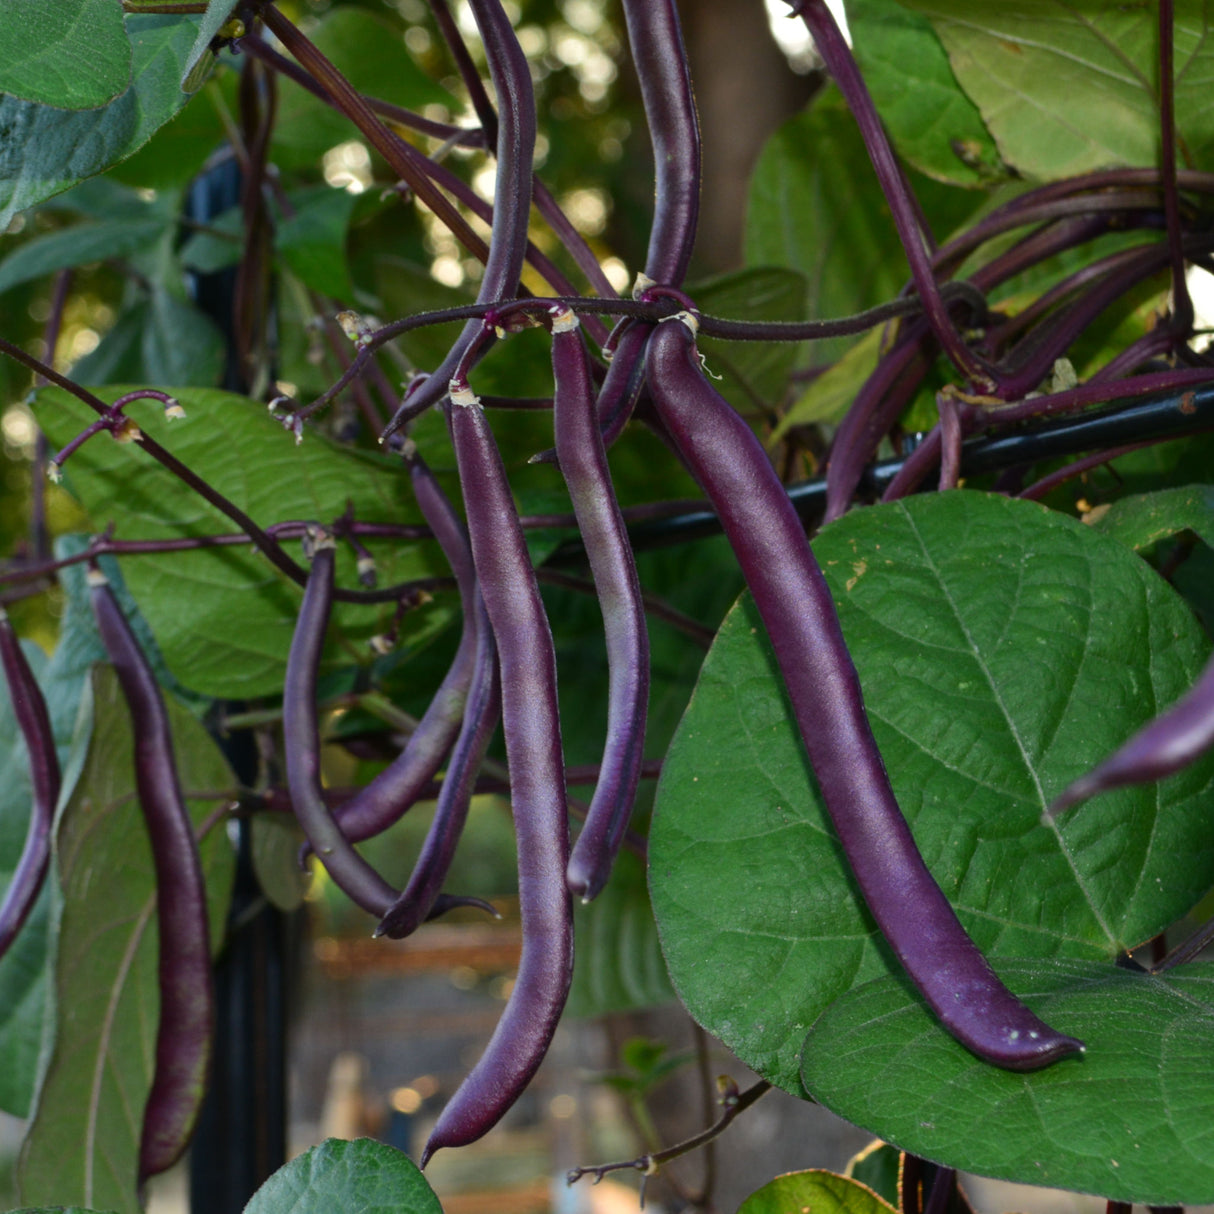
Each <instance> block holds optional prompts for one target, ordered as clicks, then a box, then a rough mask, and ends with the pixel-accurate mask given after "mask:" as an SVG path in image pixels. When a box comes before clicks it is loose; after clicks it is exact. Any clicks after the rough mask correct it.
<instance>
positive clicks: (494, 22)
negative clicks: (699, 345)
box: [380, 0, 536, 441]
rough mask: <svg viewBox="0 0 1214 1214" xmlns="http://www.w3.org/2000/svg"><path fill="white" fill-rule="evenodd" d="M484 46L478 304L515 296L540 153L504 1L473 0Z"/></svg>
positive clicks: (406, 405)
mask: <svg viewBox="0 0 1214 1214" xmlns="http://www.w3.org/2000/svg"><path fill="white" fill-rule="evenodd" d="M470 4H471V8H472V14H473V16H474V17H475V18H476V24H477V28H478V29H479V30H480V33H481V39H482V41H483V43H484V46H485V56H486V59H487V61H488V65H489V75H490V78H491V79H492V81H493V87H494V89H495V91H496V93H497V98H498V105H499V107H500V109H499V113H498V131H497V176H496V179H495V182H494V189H493V228H492V232H491V234H490V241H489V256H488V258H487V259H486V261H485V273H484V276H483V277H482V279H481V285H480V290H479V291H478V293H477V303H484V302H487V301H489V300H500V299H510V298H513V297H514V296H515V295H516V294H517V293H518V287H519V276H520V275H521V273H522V269H523V259H524V257H525V255H526V251H527V225H528V221H529V218H530V212H531V180H532V171H531V165H532V160H533V158H534V156H535V136H536V118H535V93H534V90H533V88H532V84H531V67H530V64H528V62H527V56H526V55H525V54H524V53H523V49H522V47H521V46H519V43H518V38H517V37H516V36H515V33H514V29H513V28H512V26H511V25H510V19H509V18H508V17H507V16H506V13H505V11H504V9H503V8H502V6H501V3H500V0H470ZM480 328H481V326H480V324H479V323H477V322H474V321H469V322H468V324H466V325H465V326H464V331H463V332H462V333H461V334H460V336H459V337H458V338H457V339H456V341H455V344H454V345H453V346H452V347H451V349H450V350H449V351H448V353H447V356H446V357H445V358H444V359H443V361H442V363H441V364H440V365H439V367H438V368H437V370H436V371H435V372H434V374H433V375H432V376H431V378H430V379H429V380H428V381H427V382H426V383H424V384H422V386H421V388H420V389H419V390H418V391H416V392H414V393H412V394H411V395H410V396H409V397H408V399H407V400H406V401H404V402H402V404H401V406H400V408H399V409H397V411H396V414H395V416H393V418H392V420H391V421H389V422H388V425H387V426H386V427H385V429H384V432H383V434H382V435H381V436H380V439H381V441H383V439H386V438H387V437H388V436H389V435H390V434H392V433H393V432H394V431H396V430H398V429H400V427H401V426H403V425H404V424H405V423H406V422H407V421H409V420H410V419H411V418H413V417H417V416H418V415H419V414H420V413H422V412H424V411H425V410H426V409H428V408H429V407H430V406H431V405H433V404H435V403H436V402H437V401H438V400H440V399H441V398H442V397H443V395H444V394H445V393H446V391H447V385H448V382H449V381H450V379H451V376H452V375H453V374H454V371H455V368H456V367H457V366H459V364H460V361H461V359H462V358H463V355H464V351H465V350H466V349H467V347H468V346H469V345H471V344H472V342H473V341H474V340H475V339H476V337H477V335H478V333H479V331H480Z"/></svg>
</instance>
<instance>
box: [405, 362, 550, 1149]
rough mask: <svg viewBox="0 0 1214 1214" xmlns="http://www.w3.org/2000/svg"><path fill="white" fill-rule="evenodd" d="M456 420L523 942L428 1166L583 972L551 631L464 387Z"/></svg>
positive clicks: (481, 1115) (531, 1056)
mask: <svg viewBox="0 0 1214 1214" xmlns="http://www.w3.org/2000/svg"><path fill="white" fill-rule="evenodd" d="M449 420H450V426H451V439H452V444H453V446H454V448H455V457H456V462H457V464H458V467H459V476H460V482H461V484H462V485H463V487H464V509H465V511H466V513H467V517H468V532H469V535H470V537H471V540H472V555H473V557H474V558H475V560H476V571H477V577H478V579H479V582H480V587H481V594H482V595H483V597H484V601H485V610H486V612H487V613H488V616H489V621H490V623H491V624H492V626H493V634H494V637H495V639H496V641H497V649H498V664H499V669H500V671H501V694H502V725H503V729H504V732H505V737H506V759H507V763H508V764H509V768H510V801H511V808H512V811H513V814H514V828H515V835H516V837H517V841H518V869H519V913H520V916H521V918H522V929H523V948H522V955H521V957H520V960H519V970H518V977H517V979H516V980H515V983H514V989H513V990H512V991H511V993H510V998H509V1000H508V1001H507V1003H506V1009H505V1011H504V1012H503V1013H502V1018H501V1020H500V1021H499V1022H498V1025H497V1028H496V1029H495V1030H494V1033H493V1037H492V1038H491V1040H490V1041H489V1044H488V1046H487V1047H486V1049H485V1052H484V1054H483V1055H482V1056H481V1058H480V1060H479V1061H478V1062H477V1064H476V1066H475V1067H473V1069H472V1071H471V1072H470V1073H469V1074H468V1076H467V1077H466V1078H465V1079H464V1082H463V1083H462V1084H461V1085H460V1087H459V1089H458V1090H457V1091H456V1093H455V1095H454V1096H452V1097H451V1099H450V1101H449V1102H448V1103H447V1106H446V1108H444V1109H443V1111H442V1113H441V1115H440V1116H439V1119H438V1124H437V1125H436V1126H435V1127H434V1131H433V1132H432V1133H431V1135H430V1139H429V1141H428V1142H427V1143H426V1148H425V1150H424V1151H423V1152H422V1165H423V1166H425V1163H426V1161H427V1160H428V1159H429V1158H430V1156H431V1155H433V1154H434V1152H435V1151H436V1150H438V1149H439V1148H440V1147H451V1146H463V1145H464V1144H466V1143H469V1142H473V1141H475V1140H476V1139H477V1138H480V1137H481V1136H482V1135H483V1134H485V1133H486V1132H487V1131H488V1130H490V1129H491V1128H492V1127H493V1126H494V1125H496V1123H497V1122H498V1120H499V1119H500V1118H501V1117H502V1115H503V1114H504V1113H505V1112H506V1110H507V1109H509V1108H510V1106H511V1105H512V1104H513V1103H514V1101H515V1100H516V1099H517V1098H518V1096H519V1094H520V1093H521V1092H522V1091H523V1089H524V1088H525V1087H526V1086H527V1084H528V1083H529V1082H530V1080H531V1077H532V1076H533V1075H534V1074H535V1072H536V1069H537V1068H538V1067H539V1065H540V1062H541V1061H542V1060H543V1057H544V1054H545V1053H546V1052H547V1049H548V1046H549V1044H550V1042H551V1041H552V1034H553V1033H554V1032H555V1031H556V1025H557V1021H558V1020H559V1019H560V1015H561V1011H562V1009H563V1008H564V1006H565V1000H566V999H567V998H568V995H569V983H570V981H571V979H572V977H573V907H572V901H571V899H570V897H569V892H568V890H567V889H566V888H565V865H566V863H567V862H568V859H569V820H568V816H567V811H566V806H565V763H564V757H563V755H562V752H561V728H560V717H559V715H558V712H557V698H556V654H555V652H554V650H553V645H552V632H551V629H550V628H549V626H548V618H547V615H546V613H545V611H544V605H543V603H542V601H541V600H540V595H539V587H538V586H537V584H536V580H535V573H534V570H533V569H532V567H531V559H530V556H529V555H528V552H527V545H526V543H525V541H524V539H523V531H522V527H521V526H520V525H519V521H518V513H517V511H516V510H515V506H514V499H513V497H512V495H511V493H510V485H509V482H508V481H507V480H506V473H505V469H504V467H503V466H502V458H501V455H500V453H499V452H498V449H497V444H496V443H495V442H494V439H493V433H492V431H491V430H490V429H489V423H488V421H487V420H486V418H485V413H484V410H483V409H482V408H481V406H480V403H479V402H478V401H477V399H476V397H475V396H473V395H472V393H471V392H470V391H468V389H467V387H466V386H464V385H457V384H453V385H452V390H451V406H450V413H449Z"/></svg>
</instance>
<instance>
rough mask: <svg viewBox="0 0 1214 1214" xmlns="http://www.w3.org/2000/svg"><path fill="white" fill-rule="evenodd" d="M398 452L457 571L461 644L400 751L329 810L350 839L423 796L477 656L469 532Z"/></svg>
mask: <svg viewBox="0 0 1214 1214" xmlns="http://www.w3.org/2000/svg"><path fill="white" fill-rule="evenodd" d="M401 454H402V456H403V457H404V460H405V462H406V463H407V464H408V466H409V472H410V475H411V476H412V478H413V494H414V496H415V497H416V498H417V504H418V506H419V507H420V509H421V512H422V518H424V519H425V520H426V522H427V523H428V524H429V525H430V528H431V530H432V531H433V532H434V538H435V539H436V540H437V541H438V543H439V546H440V547H441V548H442V550H443V555H444V556H445V557H446V558H447V563H448V564H449V565H450V566H451V572H452V573H453V574H454V575H455V581H456V585H457V586H458V587H459V597H460V603H461V605H462V607H463V613H464V622H463V631H462V632H461V633H460V638H459V646H458V648H457V649H456V651H455V657H454V658H453V659H452V661H451V665H450V667H449V668H448V670H447V674H446V676H445V677H444V679H443V681H442V683H441V684H440V686H439V689H438V691H437V692H436V693H435V695H434V698H433V699H432V700H431V701H430V704H429V706H428V707H427V708H426V711H425V712H424V713H423V714H422V718H421V720H420V721H419V722H418V723H417V728H416V729H415V730H414V731H413V733H412V734H411V735H410V737H409V741H408V742H407V743H406V745H405V748H404V750H402V751H401V753H400V755H399V756H398V757H397V758H396V759H394V760H393V761H392V763H390V764H389V765H388V766H387V767H386V768H384V770H383V771H381V772H380V773H379V774H378V775H377V776H376V777H375V779H373V780H372V781H371V782H370V783H369V784H367V785H365V786H364V787H363V788H362V789H360V790H359V791H358V793H357V794H356V795H355V796H353V797H351V798H350V800H349V801H347V802H345V803H344V804H343V805H340V806H339V807H338V808H337V809H335V810H334V811H333V816H334V818H335V819H336V821H337V824H338V826H339V827H340V828H341V831H342V834H344V835H345V836H346V838H347V839H349V840H350V842H351V843H359V842H361V841H362V840H363V839H369V838H371V837H372V835H378V834H380V833H381V832H382V831H385V830H387V829H388V827H390V826H391V825H393V823H395V822H397V821H398V820H399V819H400V817H401V816H402V815H403V814H404V813H405V812H406V811H407V810H408V809H410V808H411V807H412V806H413V805H414V804H416V802H417V801H418V800H420V798H421V793H422V790H423V789H424V788H425V786H426V785H427V784H428V783H429V782H430V781H431V780H432V779H433V778H434V773H435V772H436V771H438V769H439V767H440V766H441V765H442V762H443V760H444V759H445V758H446V757H447V753H448V752H449V751H450V750H451V747H452V744H453V743H454V742H455V739H456V737H457V736H458V734H459V731H460V722H461V721H462V720H463V718H464V713H465V705H466V704H467V701H468V695H469V687H470V685H471V682H472V677H473V671H474V670H475V668H476V656H477V609H476V603H477V601H478V599H479V597H480V596H479V591H478V590H477V588H476V570H475V569H474V568H473V565H472V550H471V549H470V548H469V547H468V532H467V529H466V528H465V527H464V523H463V520H462V519H461V518H460V517H459V515H458V514H457V513H456V512H455V508H454V506H452V504H451V500H450V498H448V497H447V495H446V494H445V493H444V492H443V488H442V486H441V485H440V484H439V483H438V481H437V479H436V478H435V476H434V473H433V472H431V471H430V469H429V467H428V466H427V465H426V462H425V460H423V459H422V458H421V456H420V455H419V454H418V453H417V447H416V445H415V444H414V443H413V442H412V441H411V440H408V439H407V440H406V441H405V443H404V445H403V447H402V452H401Z"/></svg>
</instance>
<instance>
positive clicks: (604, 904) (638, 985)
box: [566, 851, 675, 1016]
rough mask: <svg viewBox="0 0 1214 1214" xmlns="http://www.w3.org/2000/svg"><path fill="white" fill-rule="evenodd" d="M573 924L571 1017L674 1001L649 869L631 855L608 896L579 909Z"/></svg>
mask: <svg viewBox="0 0 1214 1214" xmlns="http://www.w3.org/2000/svg"><path fill="white" fill-rule="evenodd" d="M573 926H574V932H575V939H574V952H575V953H576V954H577V958H578V964H577V965H576V966H575V967H574V970H573V987H572V989H571V991H570V993H569V1003H568V1006H567V1009H566V1010H567V1011H568V1012H569V1014H570V1015H571V1016H601V1015H605V1014H606V1013H608V1012H618V1011H626V1010H629V1009H632V1008H639V1007H657V1006H659V1005H661V1004H663V1003H673V1002H674V999H675V993H674V988H673V987H672V986H671V985H670V978H669V977H668V976H667V974H666V963H665V962H664V961H663V960H662V950H661V947H660V946H659V944H658V934H657V929H656V928H655V927H654V922H653V911H652V910H650V907H649V898H648V896H647V894H646V891H645V868H644V865H643V864H642V863H641V861H640V860H638V859H637V858H636V856H634V855H633V854H632V853H631V852H627V851H622V852H621V853H620V855H619V857H618V858H617V860H616V862H615V868H614V869H613V870H612V874H611V880H610V881H609V882H608V883H607V887H606V888H605V889H604V890H603V892H602V893H601V894H599V896H598V897H597V898H595V900H594V901H593V902H591V903H589V904H588V905H586V906H578V907H576V908H575V910H574V917H573Z"/></svg>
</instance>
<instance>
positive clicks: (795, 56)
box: [767, 0, 851, 76]
mask: <svg viewBox="0 0 1214 1214" xmlns="http://www.w3.org/2000/svg"><path fill="white" fill-rule="evenodd" d="M827 7H829V9H830V11H831V12H832V13H833V14H834V18H835V20H836V21H837V22H838V23H839V28H840V29H841V30H842V31H843V36H844V37H845V38H846V39H847V43H848V45H849V46H850V45H851V33H850V31H849V30H848V28H847V14H846V13H845V12H844V11H843V0H827ZM767 21H768V24H769V25H770V27H771V34H772V37H773V38H775V40H776V43H777V44H778V45H779V47H780V49H781V50H782V51H783V52H784V55H785V57H786V58H787V59H788V65H789V67H791V68H792V69H793V71H794V72H797V73H798V74H800V75H802V76H803V75H805V74H806V73H807V72H810V71H812V70H813V69H814V68H815V67H818V66H820V64H819V61H818V56H817V53H816V52H815V50H814V43H813V39H812V38H811V37H810V36H809V31H808V30H807V29H806V28H805V22H804V21H801V20H799V19H798V18H797V17H795V16H793V15H792V14H791V13H790V11H789V7H788V4H787V2H786V0H767Z"/></svg>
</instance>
